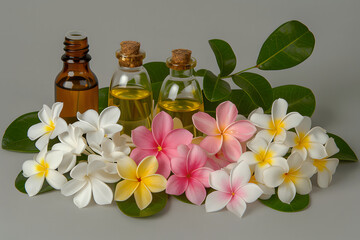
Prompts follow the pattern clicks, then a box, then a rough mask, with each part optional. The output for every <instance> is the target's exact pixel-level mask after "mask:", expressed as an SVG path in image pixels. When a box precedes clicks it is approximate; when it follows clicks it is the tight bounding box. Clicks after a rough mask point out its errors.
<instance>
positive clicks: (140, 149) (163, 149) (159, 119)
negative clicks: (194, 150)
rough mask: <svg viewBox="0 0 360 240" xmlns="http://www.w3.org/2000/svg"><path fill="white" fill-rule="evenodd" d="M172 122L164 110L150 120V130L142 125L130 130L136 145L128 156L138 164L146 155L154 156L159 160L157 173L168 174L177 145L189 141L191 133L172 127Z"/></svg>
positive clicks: (188, 142) (186, 143)
mask: <svg viewBox="0 0 360 240" xmlns="http://www.w3.org/2000/svg"><path fill="white" fill-rule="evenodd" d="M173 128H174V122H173V119H172V118H171V116H170V115H169V114H167V113H166V112H160V113H158V114H157V115H156V116H155V117H154V119H153V122H152V125H151V129H152V132H151V131H150V130H149V129H147V128H146V127H144V126H140V127H137V128H136V129H134V130H133V131H132V132H131V136H132V140H133V142H134V144H135V146H136V148H135V149H134V150H132V152H131V154H130V157H131V158H132V159H134V161H135V162H136V163H137V164H139V163H140V162H141V160H142V159H144V158H145V157H147V156H155V157H156V158H157V160H158V162H159V169H158V171H157V173H158V174H161V175H163V176H164V177H165V178H167V177H168V176H169V175H170V159H171V158H173V157H176V156H177V147H178V146H179V145H181V144H185V145H188V144H190V143H191V140H192V137H193V135H192V134H191V133H190V132H189V131H187V130H185V129H173Z"/></svg>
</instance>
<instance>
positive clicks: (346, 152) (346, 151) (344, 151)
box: [328, 133, 358, 162]
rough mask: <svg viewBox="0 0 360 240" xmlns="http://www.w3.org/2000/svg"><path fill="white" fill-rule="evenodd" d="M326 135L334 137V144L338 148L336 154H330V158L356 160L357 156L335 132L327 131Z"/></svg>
mask: <svg viewBox="0 0 360 240" xmlns="http://www.w3.org/2000/svg"><path fill="white" fill-rule="evenodd" d="M328 135H329V137H332V138H334V140H335V143H336V146H337V147H338V148H339V150H340V151H339V152H338V153H337V154H335V155H334V156H331V157H332V158H337V159H339V160H341V161H351V162H357V161H358V158H357V157H356V155H355V153H354V151H353V150H352V149H351V148H350V146H349V145H348V144H347V143H346V142H345V141H344V140H343V139H342V138H341V137H339V136H336V135H335V134H332V133H328Z"/></svg>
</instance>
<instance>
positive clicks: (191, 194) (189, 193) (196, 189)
mask: <svg viewBox="0 0 360 240" xmlns="http://www.w3.org/2000/svg"><path fill="white" fill-rule="evenodd" d="M185 195H186V197H187V199H188V200H189V201H190V202H192V203H194V204H196V205H201V203H202V202H203V201H204V200H205V197H206V190H205V187H204V185H202V184H201V182H199V181H198V180H196V179H194V178H190V179H189V184H188V187H187V189H186V191H185Z"/></svg>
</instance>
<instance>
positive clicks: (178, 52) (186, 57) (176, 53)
mask: <svg viewBox="0 0 360 240" xmlns="http://www.w3.org/2000/svg"><path fill="white" fill-rule="evenodd" d="M171 52H172V56H171V58H169V59H167V65H168V67H169V68H171V69H174V70H180V71H181V70H188V69H190V68H194V67H195V65H196V60H195V59H194V58H191V53H192V52H191V50H188V49H174V50H172V51H171Z"/></svg>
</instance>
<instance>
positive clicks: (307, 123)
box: [295, 116, 311, 135]
mask: <svg viewBox="0 0 360 240" xmlns="http://www.w3.org/2000/svg"><path fill="white" fill-rule="evenodd" d="M310 129H311V118H309V117H308V116H304V119H303V120H302V121H301V122H300V124H299V125H298V126H297V127H296V128H295V130H296V133H297V134H298V135H299V133H307V132H309V131H310Z"/></svg>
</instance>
